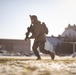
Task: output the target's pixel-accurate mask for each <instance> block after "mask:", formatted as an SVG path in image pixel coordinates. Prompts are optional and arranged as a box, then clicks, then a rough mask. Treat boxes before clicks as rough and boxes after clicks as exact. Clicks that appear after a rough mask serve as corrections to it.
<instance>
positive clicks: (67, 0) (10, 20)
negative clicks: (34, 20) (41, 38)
mask: <svg viewBox="0 0 76 75" xmlns="http://www.w3.org/2000/svg"><path fill="white" fill-rule="evenodd" d="M29 15H37V17H38V19H39V20H40V21H41V22H45V23H46V25H47V27H48V28H49V34H48V35H47V36H51V35H54V36H58V35H59V34H60V35H61V34H62V33H63V31H64V30H65V28H66V27H67V26H68V24H71V25H73V24H76V0H0V38H7V39H24V38H25V32H26V31H27V27H29V26H30V23H31V21H30V18H29Z"/></svg>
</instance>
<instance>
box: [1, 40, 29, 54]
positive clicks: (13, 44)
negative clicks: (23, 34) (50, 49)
mask: <svg viewBox="0 0 76 75" xmlns="http://www.w3.org/2000/svg"><path fill="white" fill-rule="evenodd" d="M0 50H7V51H8V52H21V53H29V52H30V41H24V40H16V39H0Z"/></svg>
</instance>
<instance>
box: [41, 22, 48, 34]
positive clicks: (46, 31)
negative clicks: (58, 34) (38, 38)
mask: <svg viewBox="0 0 76 75" xmlns="http://www.w3.org/2000/svg"><path fill="white" fill-rule="evenodd" d="M42 28H43V31H44V33H45V34H48V28H47V27H46V24H45V23H44V22H43V23H42Z"/></svg>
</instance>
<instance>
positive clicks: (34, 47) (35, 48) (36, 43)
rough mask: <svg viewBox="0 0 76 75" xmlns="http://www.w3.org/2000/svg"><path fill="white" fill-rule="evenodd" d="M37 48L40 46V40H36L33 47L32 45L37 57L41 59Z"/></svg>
mask: <svg viewBox="0 0 76 75" xmlns="http://www.w3.org/2000/svg"><path fill="white" fill-rule="evenodd" d="M37 48H38V42H34V44H33V47H32V49H33V52H34V54H35V55H36V56H37V59H41V57H40V55H39V52H38V50H37Z"/></svg>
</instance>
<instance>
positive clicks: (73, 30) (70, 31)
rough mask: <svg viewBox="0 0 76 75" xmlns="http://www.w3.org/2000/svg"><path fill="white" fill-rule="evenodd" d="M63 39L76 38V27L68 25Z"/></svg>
mask: <svg viewBox="0 0 76 75" xmlns="http://www.w3.org/2000/svg"><path fill="white" fill-rule="evenodd" d="M61 36H63V37H65V36H68V37H69V38H71V39H75V38H76V25H73V26H71V25H70V24H69V25H68V27H67V28H65V31H64V32H63V33H62V35H61Z"/></svg>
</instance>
